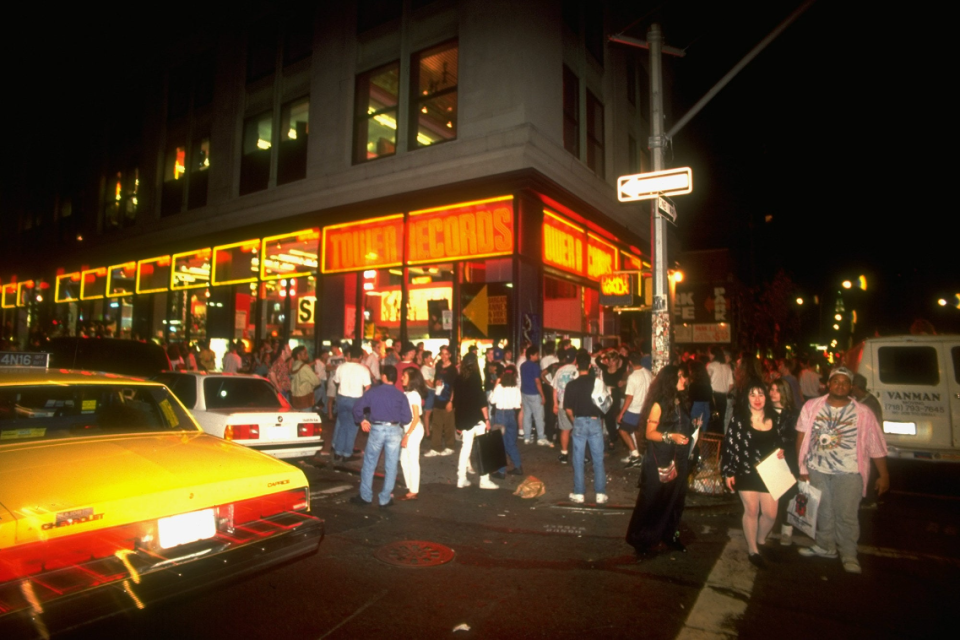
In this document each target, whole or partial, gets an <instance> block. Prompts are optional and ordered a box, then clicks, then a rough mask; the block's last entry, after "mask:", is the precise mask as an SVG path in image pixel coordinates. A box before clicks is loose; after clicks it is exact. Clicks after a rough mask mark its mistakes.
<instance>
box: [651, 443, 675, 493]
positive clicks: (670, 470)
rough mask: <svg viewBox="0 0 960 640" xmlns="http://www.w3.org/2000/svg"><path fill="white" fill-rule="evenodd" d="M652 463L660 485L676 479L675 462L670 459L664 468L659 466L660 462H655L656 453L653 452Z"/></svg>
mask: <svg viewBox="0 0 960 640" xmlns="http://www.w3.org/2000/svg"><path fill="white" fill-rule="evenodd" d="M651 449H653V448H652V447H651ZM653 461H654V462H655V463H656V464H657V476H658V477H659V478H660V483H661V484H666V483H668V482H671V481H673V480H676V479H677V462H676V460H674V459H673V458H670V464H668V465H667V466H665V467H661V466H660V461H659V460H657V452H656V451H655V450H654V451H653Z"/></svg>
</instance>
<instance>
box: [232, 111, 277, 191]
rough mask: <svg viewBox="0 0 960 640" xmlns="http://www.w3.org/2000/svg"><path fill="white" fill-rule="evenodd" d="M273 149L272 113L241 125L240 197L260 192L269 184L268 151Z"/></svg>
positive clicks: (261, 115)
mask: <svg viewBox="0 0 960 640" xmlns="http://www.w3.org/2000/svg"><path fill="white" fill-rule="evenodd" d="M272 147H273V112H271V111H267V112H266V113H261V114H260V115H258V116H254V117H252V118H247V120H246V121H245V122H244V123H243V156H242V157H241V158H240V195H245V194H248V193H253V192H254V191H262V190H263V189H266V188H267V185H268V184H269V182H270V154H271V151H270V149H271V148H272Z"/></svg>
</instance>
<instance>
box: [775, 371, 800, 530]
mask: <svg viewBox="0 0 960 640" xmlns="http://www.w3.org/2000/svg"><path fill="white" fill-rule="evenodd" d="M768 395H769V396H770V404H772V405H773V409H774V411H776V412H777V413H778V414H780V428H781V431H783V434H784V447H783V454H784V457H785V458H786V460H787V466H788V467H790V471H791V472H792V473H793V476H794V477H795V478H799V477H800V464H799V460H798V459H797V418H799V417H800V410H799V409H798V408H797V405H796V402H795V401H794V394H793V387H792V386H791V385H790V384H789V382H788V381H787V380H785V379H784V378H778V379H776V380H774V381H773V382H771V383H770V391H769V394H768ZM796 494H797V489H796V487H794V488H793V489H791V490H789V491H787V492H786V493H785V494H783V495H782V496H780V500H778V501H777V520H776V523H779V524H780V544H782V545H784V546H787V547H788V546H790V544H791V543H792V542H793V527H791V526H790V525H788V524H786V513H787V503H788V502H790V500H791V498H793V497H794V496H795V495H796ZM776 523H775V524H774V526H776Z"/></svg>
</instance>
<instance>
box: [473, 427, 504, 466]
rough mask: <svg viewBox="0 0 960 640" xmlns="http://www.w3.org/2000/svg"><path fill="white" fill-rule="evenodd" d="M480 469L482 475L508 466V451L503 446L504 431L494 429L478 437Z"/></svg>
mask: <svg viewBox="0 0 960 640" xmlns="http://www.w3.org/2000/svg"><path fill="white" fill-rule="evenodd" d="M476 443H477V457H478V458H479V464H478V466H479V467H480V469H479V470H478V471H479V473H480V475H482V476H483V475H487V474H488V473H494V472H495V471H499V470H500V469H502V468H503V467H505V466H507V452H506V449H504V448H503V432H502V431H500V430H499V429H492V430H490V431H488V432H486V433H484V434H483V435H479V436H477V437H476Z"/></svg>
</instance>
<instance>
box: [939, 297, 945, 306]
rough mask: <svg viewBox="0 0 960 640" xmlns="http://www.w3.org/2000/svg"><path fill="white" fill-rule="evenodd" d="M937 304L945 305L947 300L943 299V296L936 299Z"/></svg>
mask: <svg viewBox="0 0 960 640" xmlns="http://www.w3.org/2000/svg"><path fill="white" fill-rule="evenodd" d="M937 304H938V305H940V306H941V307H945V306H947V301H946V300H944V299H943V298H940V299H939V300H937Z"/></svg>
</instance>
